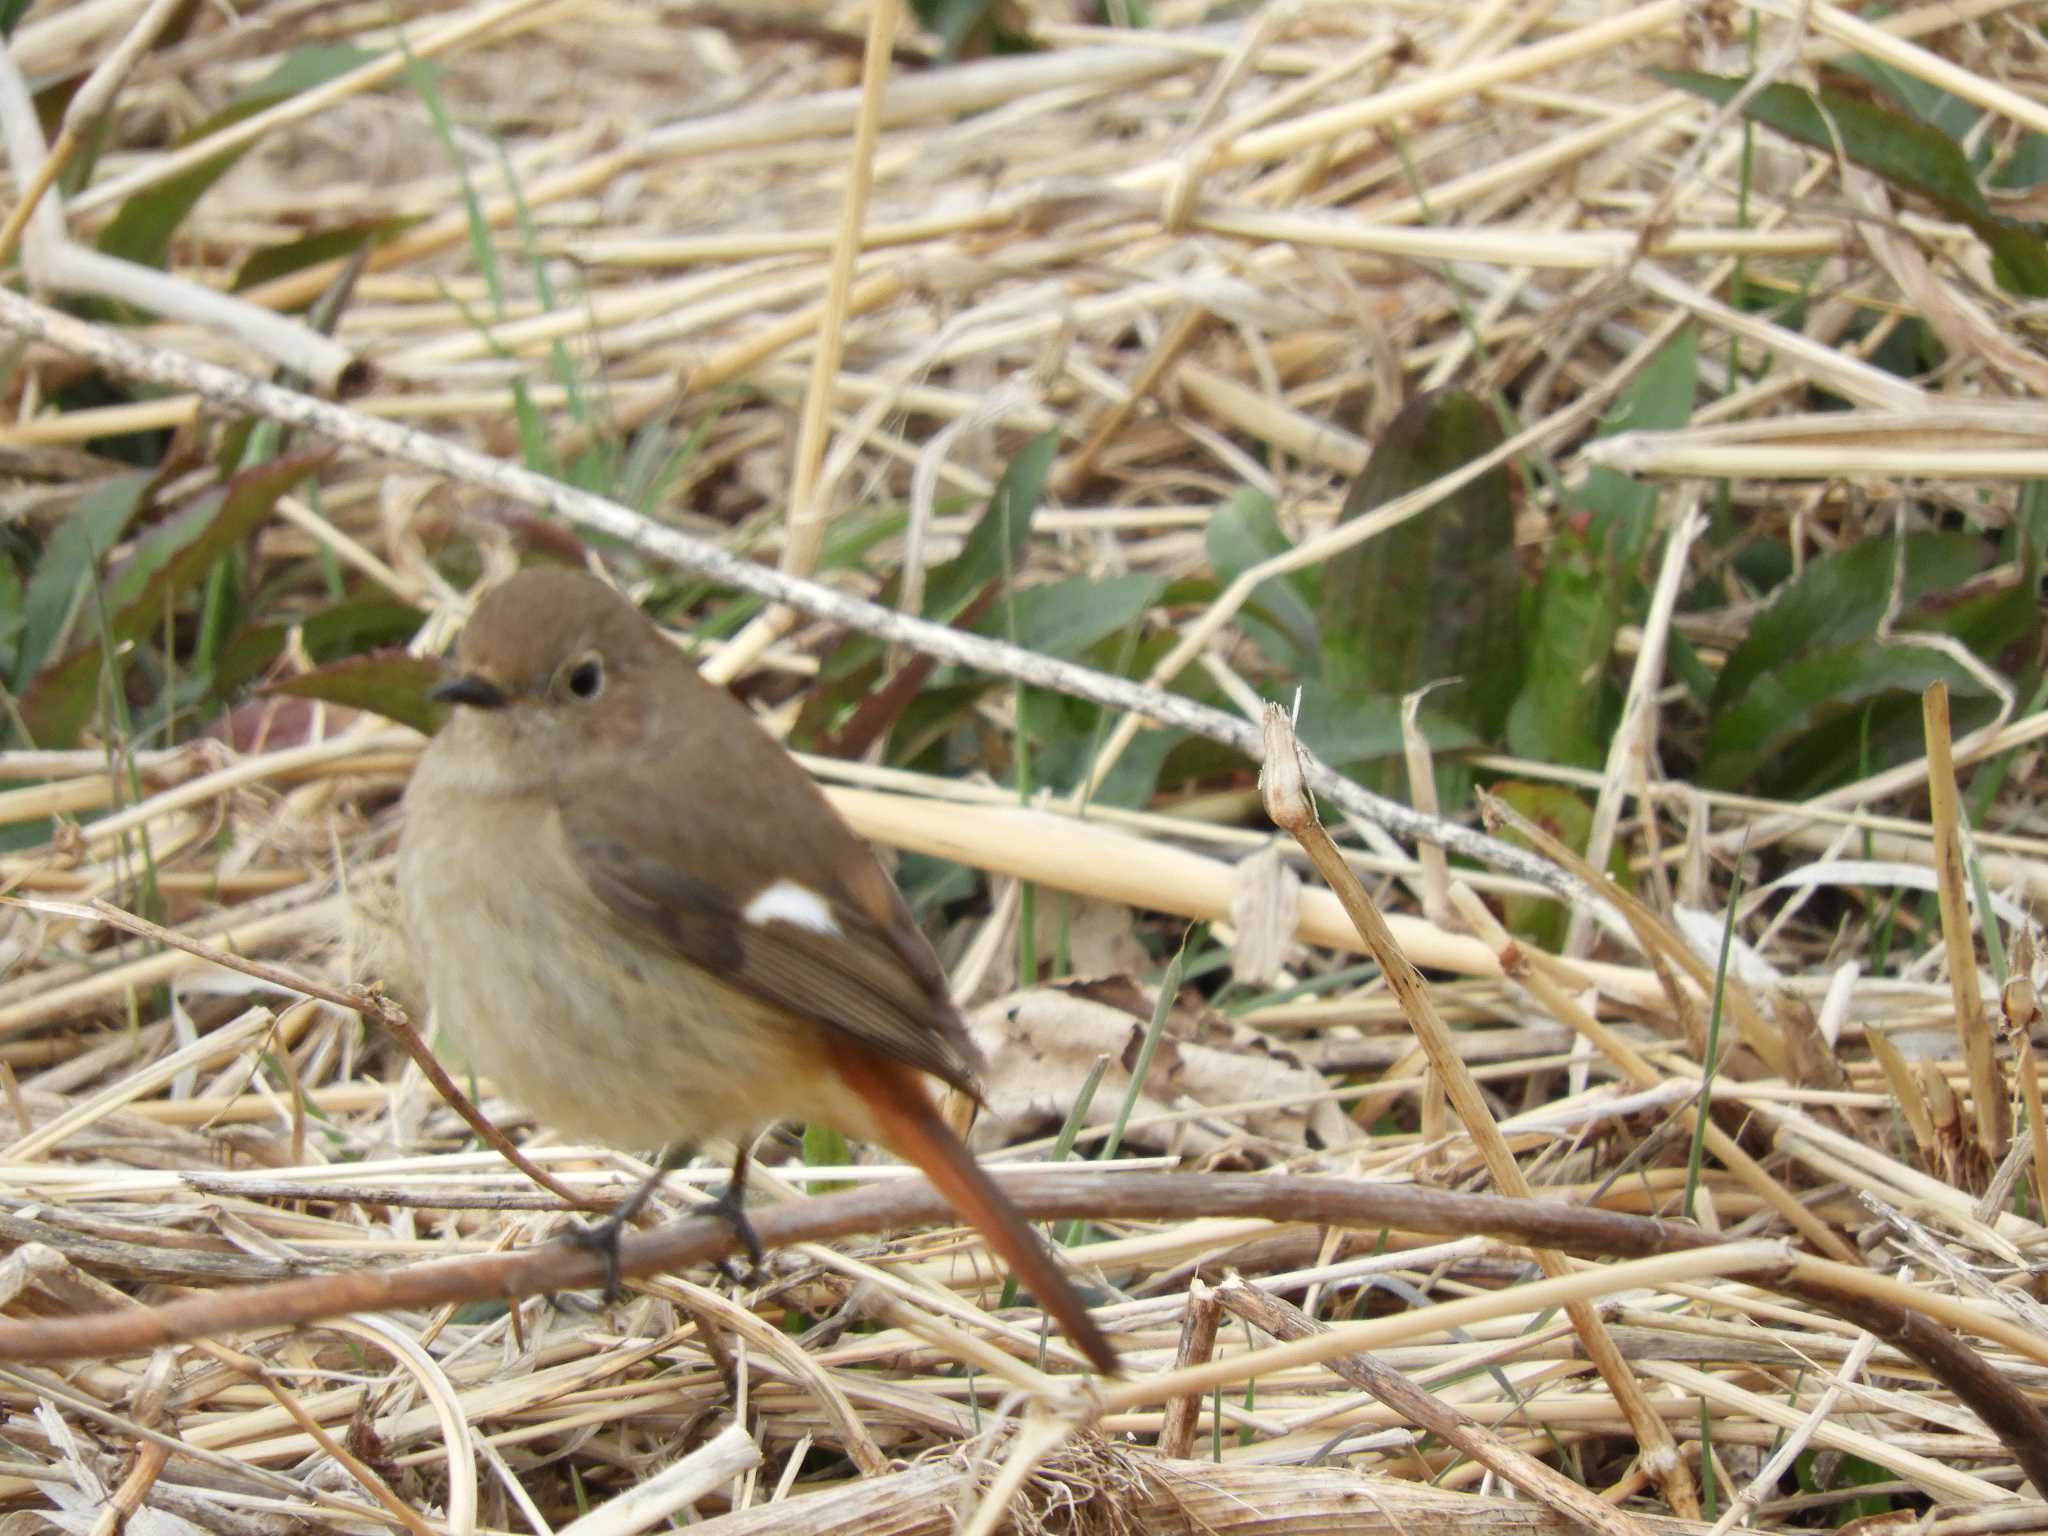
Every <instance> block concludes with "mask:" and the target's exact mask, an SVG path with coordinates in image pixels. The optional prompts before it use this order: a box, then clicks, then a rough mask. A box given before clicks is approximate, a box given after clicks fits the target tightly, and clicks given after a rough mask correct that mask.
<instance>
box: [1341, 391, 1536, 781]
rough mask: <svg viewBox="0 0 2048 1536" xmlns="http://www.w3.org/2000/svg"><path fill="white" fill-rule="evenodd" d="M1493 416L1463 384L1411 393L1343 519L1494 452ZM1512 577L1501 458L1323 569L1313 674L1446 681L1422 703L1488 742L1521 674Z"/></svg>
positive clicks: (1408, 683)
mask: <svg viewBox="0 0 2048 1536" xmlns="http://www.w3.org/2000/svg"><path fill="white" fill-rule="evenodd" d="M1500 443H1501V433H1500V424H1499V422H1498V421H1497V420H1496V418H1495V416H1494V413H1493V411H1492V410H1491V409H1490V408H1489V407H1488V406H1487V405H1485V404H1484V403H1483V402H1482V401H1480V400H1477V399H1475V398H1474V397H1472V396H1471V395H1468V394H1466V393H1464V392H1463V391H1460V390H1440V391H1433V392H1431V393H1429V394H1424V395H1419V396H1417V397H1416V398H1415V399H1414V400H1412V401H1410V402H1409V403H1408V405H1407V406H1405V407H1404V408H1403V409H1402V411H1401V413H1400V414H1399V415H1397V416H1396V417H1395V418H1394V420H1393V421H1392V422H1391V423H1390V424H1389V425H1388V427H1387V430H1386V432H1385V433H1384V434H1383V435H1382V436H1381V438H1380V440H1379V442H1378V443H1377V444H1376V445H1375V446H1374V448H1373V451H1372V457H1371V458H1370V459H1369V460H1367V462H1366V466H1365V470H1364V472H1363V473H1362V474H1361V475H1360V476H1359V478H1358V481H1357V483H1356V484H1355V485H1353V486H1352V488H1351V493H1350V495H1348V496H1347V497H1346V498H1345V500H1344V508H1343V511H1342V512H1341V513H1340V514H1339V519H1338V520H1339V521H1340V522H1350V521H1351V520H1352V519H1354V518H1357V517H1360V516H1363V515H1364V514H1365V513H1367V512H1370V511H1371V510H1372V509H1373V508H1375V507H1380V506H1384V505H1385V504H1386V503H1387V502H1390V501H1393V500H1395V499H1396V498H1398V497H1401V496H1405V495H1407V494H1408V493H1410V492H1411V491H1415V490H1417V489H1419V488H1421V487H1422V486H1425V485H1428V484H1430V483H1431V482H1432V481H1435V480H1439V479H1441V478H1442V477H1443V476H1445V475H1447V474H1449V473H1450V472H1451V471H1453V470H1455V469H1458V468H1460V467H1462V466H1463V465H1466V464H1469V463H1471V462H1472V461H1473V460H1474V459H1477V458H1480V457H1483V456H1484V455H1486V454H1488V453H1491V452H1493V451H1494V450H1495V449H1496V448H1498V447H1499V446H1500ZM1521 585H1522V578H1521V571H1520V568H1519V567H1518V566H1517V564H1516V561H1515V512H1514V502H1513V499H1512V496H1511V494H1510V483H1509V478H1508V471H1507V469H1506V467H1505V466H1502V467H1500V468H1497V469H1494V470H1491V471H1489V472H1488V473H1486V474H1484V475H1482V476H1480V477H1479V478H1478V479H1477V480H1474V481H1472V482H1471V483H1470V484H1468V485H1466V486H1464V487H1462V488H1461V489H1459V490H1457V491H1454V492H1452V493H1451V494H1450V495H1449V496H1448V497H1446V498H1444V499H1443V500H1442V501H1439V502H1437V503H1435V504H1434V505H1432V506H1430V507H1429V508H1427V509H1426V510H1424V511H1422V512H1420V513H1418V514H1416V515H1415V516H1414V517H1411V518H1409V519H1408V520H1407V521H1406V522H1404V523H1402V524H1400V525H1399V526H1398V527H1395V528H1391V529H1389V530H1388V531H1387V532H1385V533H1383V534H1380V535H1379V536H1378V537H1377V538H1373V539H1369V540H1367V541H1366V542H1365V543H1364V544H1361V545H1357V546H1355V547H1354V548H1351V549H1347V550H1345V551H1343V552H1342V553H1341V554H1338V555H1337V556H1335V557H1334V558H1333V559H1331V560H1330V561H1329V563H1328V564H1327V566H1326V567H1325V568H1324V572H1323V582H1322V607H1321V613H1320V629H1321V636H1322V662H1323V675H1324V676H1325V677H1326V678H1327V679H1328V680H1329V682H1330V684H1331V685H1332V687H1333V688H1335V689H1337V690H1339V691H1340V692H1347V693H1353V694H1367V695H1380V696H1382V697H1385V698H1395V699H1398V698H1400V697H1401V696H1403V695H1405V694H1408V693H1411V692H1413V691H1414V690H1415V689H1417V688H1420V687H1423V686H1425V685H1427V684H1431V683H1436V682H1441V681H1443V680H1445V679H1451V678H1455V679H1456V680H1457V682H1456V685H1455V686H1453V687H1449V688H1443V689H1439V690H1437V691H1436V692H1434V693H1432V694H1431V704H1432V705H1433V706H1434V707H1435V708H1437V709H1440V710H1442V711H1443V712H1444V713H1446V714H1448V715H1450V716H1453V717H1455V718H1457V719H1460V720H1464V721H1467V722H1469V723H1470V724H1471V725H1472V726H1473V727H1474V728H1475V729H1476V730H1477V732H1478V733H1479V735H1480V736H1481V737H1482V738H1484V739H1485V740H1488V741H1497V740H1498V739H1499V736H1500V732H1501V730H1502V729H1503V727H1504V726H1505V724H1506V720H1507V712H1508V707H1509V705H1510V704H1511V703H1512V702H1513V700H1514V697H1515V694H1516V693H1517V691H1519V689H1520V687H1521V682H1522V665H1521V644H1520V640H1521V637H1520V609H1521Z"/></svg>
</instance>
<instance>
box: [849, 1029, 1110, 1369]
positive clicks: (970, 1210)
mask: <svg viewBox="0 0 2048 1536" xmlns="http://www.w3.org/2000/svg"><path fill="white" fill-rule="evenodd" d="M837 1055H838V1058H839V1059H838V1066H839V1070H840V1072H841V1074H842V1075H843V1076H844V1077H845V1078H846V1080H847V1082H848V1084H849V1085H850V1086H851V1087H853V1088H854V1090H855V1091H856V1092H858V1093H859V1094H860V1096H861V1098H862V1099H864V1100H866V1102H867V1105H868V1107H869V1109H870V1110H872V1111H873V1113H874V1116H875V1121H876V1123H877V1125H878V1126H879V1127H880V1129H881V1132H882V1138H883V1140H884V1141H885V1142H886V1143H887V1144H888V1146H889V1148H890V1149H891V1150H892V1151H894V1152H896V1153H898V1154H900V1155H901V1156H903V1157H906V1158H908V1159H909V1160H910V1161H911V1162H913V1163H915V1164H916V1165H917V1166H918V1168H919V1169H921V1170H922V1171H923V1173H924V1176H925V1177H926V1178H928V1179H930V1180H931V1181H932V1183H933V1184H934V1185H935V1186H936V1187H937V1188H938V1191H939V1193H940V1194H942V1195H944V1196H945V1197H946V1198H947V1199H948V1200H949V1201H951V1202H952V1204H953V1208H954V1209H955V1210H957V1211H959V1213H960V1214H961V1215H962V1216H964V1217H966V1218H967V1219H968V1220H969V1221H970V1222H972V1223H973V1224H974V1226H975V1227H976V1229H977V1230H979V1231H980V1233H981V1235H982V1236H983V1237H984V1238H986V1239H987V1240H988V1245H989V1246H990V1247H991V1248H993V1249H995V1251H996V1253H997V1254H998V1255H999V1256H1000V1257H1001V1258H1002V1260H1003V1262H1004V1263H1006V1264H1008V1265H1009V1266H1010V1272H1011V1273H1012V1274H1014V1275H1015V1276H1016V1277H1017V1280H1018V1282H1019V1283H1020V1284H1022V1285H1023V1286H1024V1288H1025V1289H1026V1290H1028V1291H1030V1292H1031V1294H1032V1295H1034V1296H1036V1297H1037V1298H1038V1304H1039V1305H1040V1306H1042V1307H1044V1308H1045V1310H1046V1311H1048V1312H1050V1313H1051V1314H1052V1315H1053V1317H1054V1318H1055V1319H1056V1320H1057V1321H1058V1322H1059V1325H1060V1328H1061V1330H1062V1331H1063V1332H1065V1334H1066V1335H1067V1337H1068V1338H1070V1339H1072V1340H1073V1341H1074V1343H1075V1344H1076V1345H1077V1346H1079V1348H1080V1350H1081V1353H1082V1354H1084V1355H1086V1356H1087V1357H1088V1358H1089V1360H1090V1361H1092V1362H1093V1363H1094V1366H1095V1368H1096V1369H1097V1370H1099V1371H1101V1372H1103V1373H1105V1374H1106V1375H1111V1376H1114V1375H1116V1374H1117V1373H1118V1365H1117V1356H1116V1350H1115V1349H1114V1348H1112V1347H1111V1345H1110V1342H1109V1338H1108V1336H1107V1335H1105V1334H1104V1333H1103V1331H1102V1329H1101V1328H1100V1327H1098V1326H1097V1325H1096V1322H1095V1319H1094V1318H1093V1317H1092V1316H1090V1315H1089V1312H1088V1308H1087V1305H1086V1304H1085V1303H1084V1302H1083V1301H1082V1300H1081V1297H1080V1295H1079V1294H1078V1293H1077V1292H1076V1291H1075V1290H1074V1287H1073V1285H1072V1283H1071V1282H1070V1281H1069V1280H1068V1279H1067V1277H1066V1276H1065V1275H1064V1274H1062V1273H1061V1272H1060V1268H1059V1266H1058V1264H1057V1263H1055V1262H1054V1260H1053V1257H1052V1255H1051V1254H1050V1253H1048V1252H1047V1251H1046V1248H1045V1244H1044V1243H1043V1242H1041V1241H1040V1240H1039V1236H1038V1234H1037V1233H1036V1232H1034V1231H1033V1230H1032V1229H1031V1226H1030V1224H1029V1223H1027V1222H1026V1221H1025V1220H1024V1218H1023V1216H1022V1215H1020V1214H1019V1213H1018V1210H1017V1207H1016V1206H1015V1205H1013V1204H1011V1203H1010V1197H1009V1196H1008V1195H1006V1194H1004V1193H1003V1192H1002V1190H1001V1189H1000V1188H998V1187H997V1185H996V1182H995V1180H994V1179H992V1178H990V1177H989V1176H988V1173H987V1172H986V1171H985V1170H984V1169H983V1168H982V1166H981V1164H980V1163H978V1162H976V1161H975V1159H974V1154H973V1153H971V1152H969V1151H968V1150H967V1148H966V1147H965V1146H964V1145H962V1143H961V1141H960V1138H959V1137H957V1136H955V1135H954V1134H953V1133H952V1131H950V1130H948V1129H947V1127H946V1123H945V1121H944V1120H942V1119H941V1118H940V1117H939V1111H938V1106H937V1105H935V1104H934V1103H933V1102H932V1096H931V1094H930V1092H929V1091H928V1090H927V1089H926V1088H925V1085H924V1081H923V1079H922V1077H921V1076H920V1075H919V1074H918V1072H917V1071H916V1069H915V1068H912V1067H908V1066H904V1065H901V1064H899V1063H897V1062H893V1061H885V1060H883V1059H881V1058H879V1057H877V1056H875V1055H874V1054H872V1053H871V1052H868V1051H865V1050H862V1049H860V1048H859V1047H857V1046H854V1047H850V1048H847V1049H842V1050H840V1051H839V1052H838V1053H837Z"/></svg>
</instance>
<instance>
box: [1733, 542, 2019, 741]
mask: <svg viewBox="0 0 2048 1536" xmlns="http://www.w3.org/2000/svg"><path fill="white" fill-rule="evenodd" d="M1982 564H1983V547H1982V546H1981V545H1980V544H1979V542H1978V541H1977V540H1976V539H1975V538H1973V537H1972V536H1971V535H1969V534H1963V533H1916V534H1910V535H1908V536H1907V539H1906V547H1905V550H1904V552H1903V561H1902V559H1901V552H1900V550H1899V549H1898V547H1897V546H1896V545H1895V544H1894V543H1893V542H1892V541H1891V540H1890V539H1864V540H1862V541H1860V542H1858V543H1855V544H1852V545H1850V546H1849V547H1848V548H1847V549H1841V550H1835V551H1832V552H1830V553H1828V554H1825V555H1822V556H1821V557H1820V558H1819V559H1817V560H1814V561H1811V562H1810V563H1808V565H1807V567H1806V569H1805V570H1803V571H1801V572H1800V573H1799V574H1798V575H1797V576H1796V577H1794V578H1793V579H1792V580H1791V581H1789V582H1787V583H1786V584H1785V585H1784V586H1783V587H1781V588H1779V589H1778V592H1777V594H1776V595H1775V596H1774V597H1773V598H1772V599H1771V602H1770V605H1769V606H1768V607H1766V608H1765V609H1764V610H1763V612H1762V613H1760V614H1758V615H1757V616H1756V618H1755V619H1754V620H1752V621H1751V623H1750V626H1749V631H1748V633H1747V634H1746V635H1745V636H1744V637H1743V640H1742V643H1741V644H1740V645H1738V646H1737V647H1736V648H1735V650H1734V651H1733V652H1731V653H1730V655H1729V657H1728V660H1727V662H1726V664H1724V665H1723V666H1722V668H1721V676H1720V677H1719V679H1718V680H1717V681H1716V682H1715V684H1714V696H1713V699H1712V701H1711V707H1712V708H1713V709H1714V710H1715V711H1716V712H1718V711H1720V710H1721V709H1723V708H1725V707H1727V706H1728V705H1729V704H1731V703H1732V702H1733V701H1735V700H1736V699H1739V698H1741V697H1742V696H1743V695H1744V694H1746V693H1747V692H1748V691H1749V690H1750V688H1751V687H1752V686H1753V685H1754V684H1755V683H1756V682H1757V680H1758V679H1759V678H1761V677H1763V676H1764V675H1765V674H1766V673H1768V672H1770V671H1772V670H1774V669H1776V668H1778V667H1782V666H1785V665H1786V664H1788V663H1789V662H1791V661H1792V660H1793V659H1794V658H1796V657H1798V656H1801V655H1803V654H1806V653H1808V652H1811V651H1818V650H1828V649H1834V648H1838V647H1841V646H1845V645H1848V644H1850V643H1852V642H1855V641H1859V640H1865V639H1868V638H1869V637H1870V636H1872V635H1874V634H1876V633H1877V625H1878V621H1879V620H1880V619H1881V618H1883V616H1884V613H1885V610H1886V608H1887V607H1888V606H1889V605H1890V603H1891V600H1892V580H1893V576H1894V573H1895V572H1897V574H1898V575H1899V578H1900V582H1901V586H1902V589H1903V590H1902V606H1904V607H1908V608H1910V607H1911V606H1912V605H1913V604H1915V603H1917V602H1918V601H1919V600H1920V599H1922V598H1924V597H1926V596H1927V595H1928V594H1930V593H1934V592H1946V591H1949V590H1951V589H1953V588H1955V587H1957V586H1960V585H1961V584H1962V583H1963V582H1964V581H1966V580H1968V579H1969V578H1970V577H1971V576H1973V575H1975V574H1976V573H1977V571H1978V569H1979V568H1980V567H1981V565H1982Z"/></svg>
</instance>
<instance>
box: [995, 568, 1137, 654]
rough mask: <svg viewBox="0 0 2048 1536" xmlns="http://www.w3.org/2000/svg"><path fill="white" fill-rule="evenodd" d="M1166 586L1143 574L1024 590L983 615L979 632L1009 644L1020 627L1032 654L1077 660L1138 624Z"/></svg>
mask: <svg viewBox="0 0 2048 1536" xmlns="http://www.w3.org/2000/svg"><path fill="white" fill-rule="evenodd" d="M1163 585H1164V582H1162V581H1161V580H1160V578H1159V577H1157V576H1151V575H1146V574H1143V573H1133V574H1131V575H1126V576H1109V577H1095V576H1070V577H1068V578H1066V579H1065V580H1064V581H1053V582H1046V583H1044V584H1042V585H1039V586H1035V587H1024V588H1022V589H1020V590H1019V591H1018V592H1016V593H1015V594H1014V595H1013V596H1012V597H1011V599H1010V601H1009V602H1008V603H1007V604H1004V603H998V604H996V605H995V606H994V607H993V608H991V609H989V610H988V611H987V612H986V613H984V614H982V616H981V621H980V622H979V623H978V624H976V625H975V628H976V629H977V630H979V631H980V632H981V633H982V634H985V635H992V636H994V637H996V638H998V639H1006V638H1008V637H1009V635H1010V630H1011V626H1012V624H1014V625H1015V628H1016V640H1017V643H1018V644H1019V645H1021V646H1023V647H1024V648H1025V649H1026V650H1031V651H1037V652H1038V653H1039V654H1041V655H1045V656H1064V657H1068V658H1070V659H1071V658H1073V657H1076V656H1079V655H1080V654H1081V653H1082V652H1083V651H1085V650H1087V649H1088V647H1090V646H1091V645H1093V644H1095V643H1096V642H1097V641H1098V640H1101V639H1103V638H1104V637H1106V636H1109V635H1114V634H1116V633H1118V632H1119V631H1121V630H1123V629H1124V628H1126V627H1127V626H1129V625H1131V624H1134V623H1136V622H1137V621H1138V618H1139V616H1140V615H1142V614H1143V613H1144V612H1145V610H1146V609H1147V608H1148V607H1150V606H1151V605H1152V602H1153V600H1154V599H1155V598H1156V597H1157V596H1158V594H1159V590H1160V588H1161V587H1162V586H1163ZM1006 607H1007V608H1009V610H1010V611H1009V612H1007V613H1006V612H1005V611H1004V609H1005V608H1006Z"/></svg>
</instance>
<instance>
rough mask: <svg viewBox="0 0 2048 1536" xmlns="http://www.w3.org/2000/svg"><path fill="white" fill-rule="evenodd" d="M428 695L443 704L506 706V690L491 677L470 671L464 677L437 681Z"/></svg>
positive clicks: (483, 707)
mask: <svg viewBox="0 0 2048 1536" xmlns="http://www.w3.org/2000/svg"><path fill="white" fill-rule="evenodd" d="M427 697H428V698H430V699H433V700H436V701H437V702H439V703H442V704H468V705H470V706H471V707H472V708H475V709H502V708H504V707H505V692H504V690H503V689H501V688H500V687H499V686H498V685H497V684H496V683H494V682H492V681H491V680H490V679H489V678H485V677H478V676H477V675H476V674H475V673H473V672H472V673H468V674H466V675H464V676H462V677H451V678H449V679H448V681H447V682H445V683H436V684H435V685H434V686H433V687H432V688H429V689H428V690H427Z"/></svg>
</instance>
